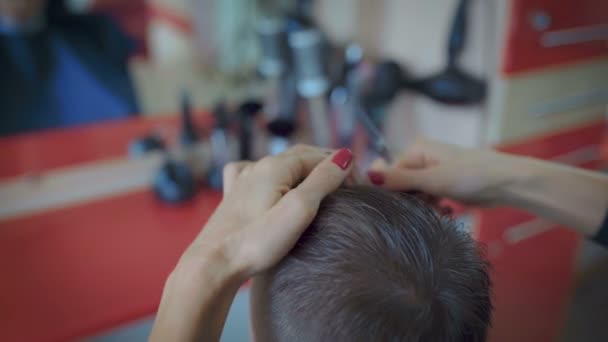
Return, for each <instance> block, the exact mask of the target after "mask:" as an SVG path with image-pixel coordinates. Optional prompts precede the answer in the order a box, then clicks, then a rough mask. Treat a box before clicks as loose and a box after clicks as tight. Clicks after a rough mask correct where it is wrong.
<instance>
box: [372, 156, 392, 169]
mask: <svg viewBox="0 0 608 342" xmlns="http://www.w3.org/2000/svg"><path fill="white" fill-rule="evenodd" d="M387 167H388V163H387V162H386V160H384V158H377V159H376V160H374V161H373V162H372V165H371V166H370V169H372V170H384V169H386V168H387Z"/></svg>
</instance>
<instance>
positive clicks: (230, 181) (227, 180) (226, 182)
mask: <svg viewBox="0 0 608 342" xmlns="http://www.w3.org/2000/svg"><path fill="white" fill-rule="evenodd" d="M252 164H253V163H252V162H249V161H239V162H232V163H228V164H227V165H226V166H224V170H223V171H222V182H223V188H224V195H226V194H227V193H229V192H230V190H231V189H232V187H233V185H234V183H235V181H236V179H237V178H238V176H239V175H240V174H241V172H242V171H243V169H245V168H246V167H247V166H249V165H252Z"/></svg>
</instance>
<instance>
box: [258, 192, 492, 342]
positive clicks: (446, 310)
mask: <svg viewBox="0 0 608 342" xmlns="http://www.w3.org/2000/svg"><path fill="white" fill-rule="evenodd" d="M260 278H261V279H255V280H254V288H253V293H252V305H254V306H258V307H257V308H256V309H257V312H256V313H255V315H259V317H253V320H254V330H255V333H256V337H257V338H258V339H260V340H261V341H264V342H265V341H273V342H284V341H289V342H297V341H306V342H311V341H349V342H357V341H366V342H367V341H474V342H475V341H484V340H485V337H486V331H487V328H488V326H489V324H490V320H491V311H492V304H491V300H490V285H491V284H490V279H489V276H488V264H487V262H486V261H485V260H484V258H483V253H482V252H481V251H480V247H479V246H478V244H477V243H476V242H475V241H474V240H473V239H472V238H471V237H470V234H469V233H468V232H467V231H466V230H464V229H462V228H460V227H458V226H457V225H456V224H455V223H454V222H453V221H451V220H449V219H447V218H445V217H442V216H440V215H438V214H437V213H436V212H435V211H434V210H433V209H431V208H430V206H429V205H427V204H426V203H425V202H423V201H421V200H420V199H418V198H417V197H415V196H411V195H407V194H397V193H390V192H387V191H384V190H380V189H376V188H371V187H354V188H344V189H340V190H338V191H336V192H335V193H333V194H332V195H330V196H328V197H327V198H326V199H325V200H324V201H323V203H322V204H321V208H320V209H319V212H318V215H317V217H316V218H315V220H314V222H313V223H312V224H311V225H310V227H309V228H308V230H307V231H306V232H305V233H304V235H303V236H302V237H301V238H300V240H299V242H298V243H297V245H296V246H295V247H294V248H293V250H292V251H291V252H290V254H289V255H288V256H287V257H286V258H285V259H284V260H283V261H282V262H281V263H280V264H279V265H277V266H276V267H275V268H274V269H273V270H271V271H270V272H268V274H266V275H263V276H261V277H260ZM254 297H255V298H254Z"/></svg>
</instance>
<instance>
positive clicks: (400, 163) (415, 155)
mask: <svg viewBox="0 0 608 342" xmlns="http://www.w3.org/2000/svg"><path fill="white" fill-rule="evenodd" d="M427 164H428V163H427V160H426V157H425V155H424V153H423V152H422V151H421V150H418V149H416V148H411V149H409V150H406V151H405V153H404V154H403V155H401V156H400V157H399V160H397V162H395V165H394V166H396V167H400V168H407V169H422V168H424V167H426V166H428V165H427Z"/></svg>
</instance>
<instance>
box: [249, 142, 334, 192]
mask: <svg viewBox="0 0 608 342" xmlns="http://www.w3.org/2000/svg"><path fill="white" fill-rule="evenodd" d="M330 154H331V150H327V149H321V148H316V147H312V146H306V145H297V146H295V147H293V148H291V149H290V150H288V151H287V152H284V153H281V154H280V155H277V156H272V157H266V158H264V159H262V160H261V161H260V162H258V163H256V165H255V176H256V177H259V178H260V179H270V180H272V182H273V183H279V184H281V185H282V186H285V187H287V188H291V187H293V186H295V185H296V184H298V183H299V182H300V181H301V180H302V179H304V178H305V177H306V176H307V175H308V174H309V173H310V172H311V171H312V170H313V169H314V168H315V167H316V166H317V165H318V164H319V163H320V162H321V161H323V159H325V158H327V156H328V155H330Z"/></svg>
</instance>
